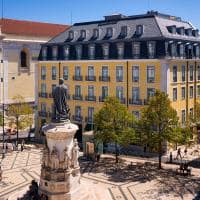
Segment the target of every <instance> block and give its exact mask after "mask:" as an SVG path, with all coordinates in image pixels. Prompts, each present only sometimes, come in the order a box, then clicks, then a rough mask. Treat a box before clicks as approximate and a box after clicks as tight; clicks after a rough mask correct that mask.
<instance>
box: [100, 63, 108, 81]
mask: <svg viewBox="0 0 200 200" xmlns="http://www.w3.org/2000/svg"><path fill="white" fill-rule="evenodd" d="M101 72H102V77H105V78H107V77H108V76H109V74H108V67H107V66H102V71H101Z"/></svg>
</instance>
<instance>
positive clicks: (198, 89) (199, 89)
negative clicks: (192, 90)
mask: <svg viewBox="0 0 200 200" xmlns="http://www.w3.org/2000/svg"><path fill="white" fill-rule="evenodd" d="M197 96H198V97H200V85H197Z"/></svg>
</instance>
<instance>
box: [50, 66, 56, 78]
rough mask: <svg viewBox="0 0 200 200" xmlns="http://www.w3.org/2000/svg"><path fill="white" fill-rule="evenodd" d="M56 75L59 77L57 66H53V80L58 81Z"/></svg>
mask: <svg viewBox="0 0 200 200" xmlns="http://www.w3.org/2000/svg"><path fill="white" fill-rule="evenodd" d="M56 75H57V69H56V67H55V66H53V67H52V68H51V78H52V80H56Z"/></svg>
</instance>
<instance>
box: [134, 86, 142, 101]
mask: <svg viewBox="0 0 200 200" xmlns="http://www.w3.org/2000/svg"><path fill="white" fill-rule="evenodd" d="M132 98H133V102H137V101H139V98H140V93H139V87H133V88H132Z"/></svg>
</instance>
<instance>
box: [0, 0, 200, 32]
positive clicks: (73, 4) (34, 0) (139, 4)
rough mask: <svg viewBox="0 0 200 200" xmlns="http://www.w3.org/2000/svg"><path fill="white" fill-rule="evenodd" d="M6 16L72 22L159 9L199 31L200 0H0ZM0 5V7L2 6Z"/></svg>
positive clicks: (53, 21)
mask: <svg viewBox="0 0 200 200" xmlns="http://www.w3.org/2000/svg"><path fill="white" fill-rule="evenodd" d="M0 1H3V5H4V6H3V8H4V9H3V10H4V17H7V18H15V19H24V20H34V21H44V22H51V23H64V24H70V23H71V16H72V23H75V22H83V21H91V20H99V19H102V18H103V16H105V15H109V14H113V13H122V14H124V15H134V14H142V13H146V11H147V10H157V11H159V12H162V13H167V14H171V15H175V16H180V17H181V18H182V19H184V20H187V21H190V22H192V24H193V25H195V26H196V27H197V28H199V29H200V12H199V9H200V1H199V0H0ZM0 5H1V4H0Z"/></svg>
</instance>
